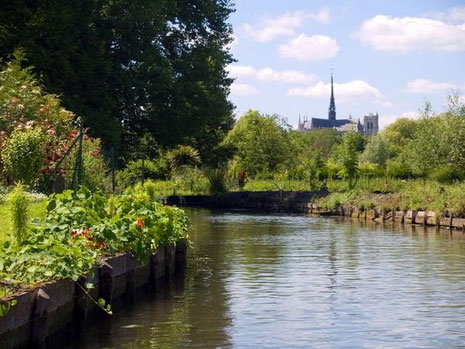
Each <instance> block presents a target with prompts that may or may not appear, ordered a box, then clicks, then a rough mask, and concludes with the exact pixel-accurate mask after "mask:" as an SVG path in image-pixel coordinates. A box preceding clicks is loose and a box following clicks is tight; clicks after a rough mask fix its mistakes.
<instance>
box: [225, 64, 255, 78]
mask: <svg viewBox="0 0 465 349" xmlns="http://www.w3.org/2000/svg"><path fill="white" fill-rule="evenodd" d="M226 70H227V71H228V72H229V75H230V76H231V77H232V78H244V77H251V76H255V74H257V70H256V69H255V68H254V67H252V66H250V65H228V66H227V67H226Z"/></svg>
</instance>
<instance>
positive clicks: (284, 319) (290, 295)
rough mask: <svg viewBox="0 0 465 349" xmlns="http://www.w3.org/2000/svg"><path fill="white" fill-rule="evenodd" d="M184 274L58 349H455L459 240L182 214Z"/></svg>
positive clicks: (461, 331)
mask: <svg viewBox="0 0 465 349" xmlns="http://www.w3.org/2000/svg"><path fill="white" fill-rule="evenodd" d="M187 211H188V213H189V216H190V218H191V221H192V224H193V229H192V231H191V234H190V235H191V238H192V241H193V248H192V249H191V250H190V251H189V255H188V267H187V271H186V273H185V275H184V276H183V277H182V278H179V279H177V280H175V281H174V282H172V283H171V285H170V286H169V287H167V288H165V289H163V290H160V291H159V292H157V293H156V294H154V295H151V296H149V297H146V298H144V299H142V300H140V301H139V302H137V303H136V304H135V305H134V306H130V307H127V308H125V309H123V310H120V311H118V312H117V313H116V314H115V315H113V316H112V317H111V319H109V320H107V321H101V322H99V323H98V324H97V325H96V326H93V327H92V328H91V329H89V330H88V332H87V334H86V335H85V336H83V337H81V338H80V340H79V341H78V342H76V343H74V344H73V345H72V346H69V347H68V348H73V349H81V348H86V349H87V348H137V349H145V348H157V349H158V348H464V347H465V321H464V320H465V239H464V238H463V233H461V232H454V233H453V234H452V233H451V232H449V231H440V232H439V231H436V230H435V229H430V230H425V229H424V228H423V227H414V228H412V227H408V228H407V229H405V230H404V229H403V228H401V227H392V225H389V226H381V225H377V226H375V225H373V224H370V225H366V224H362V223H358V222H355V221H353V220H347V219H346V220H343V219H338V218H318V217H309V216H304V215H276V214H251V213H244V212H236V213H226V212H210V211H208V210H200V209H188V210H187Z"/></svg>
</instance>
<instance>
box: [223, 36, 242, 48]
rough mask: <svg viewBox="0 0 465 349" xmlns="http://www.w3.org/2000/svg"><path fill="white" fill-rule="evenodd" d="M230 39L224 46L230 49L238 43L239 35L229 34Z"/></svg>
mask: <svg viewBox="0 0 465 349" xmlns="http://www.w3.org/2000/svg"><path fill="white" fill-rule="evenodd" d="M231 38H232V41H231V42H230V43H229V44H228V45H226V47H227V48H228V49H229V50H231V49H232V48H233V47H236V46H237V45H239V37H238V36H237V35H236V34H232V35H231Z"/></svg>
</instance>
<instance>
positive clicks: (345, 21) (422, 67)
mask: <svg viewBox="0 0 465 349" xmlns="http://www.w3.org/2000/svg"><path fill="white" fill-rule="evenodd" d="M235 3H236V5H235V9H236V11H235V12H234V13H233V14H232V15H231V17H230V23H231V24H232V25H233V29H234V41H233V43H232V44H231V52H232V54H233V56H234V58H235V59H236V60H237V61H236V62H235V63H233V64H231V65H230V66H228V67H227V69H228V71H229V74H230V76H231V77H234V78H235V81H234V83H233V85H232V87H231V94H230V100H231V101H232V102H233V103H234V104H235V105H236V110H235V114H236V117H239V116H241V115H242V114H243V113H245V112H246V111H247V110H249V109H255V110H258V111H260V112H261V113H266V114H278V115H280V116H282V117H285V118H287V119H288V122H289V124H291V125H292V126H294V127H296V126H297V122H298V119H299V115H301V116H302V117H303V116H307V117H320V118H327V115H328V106H329V97H330V77H331V69H333V74H334V94H335V99H336V112H337V118H338V119H346V118H348V117H349V116H351V117H352V118H353V119H358V118H361V119H363V115H365V114H368V113H370V112H373V113H375V112H377V113H378V114H379V122H380V127H381V128H382V127H384V126H386V125H388V124H389V123H392V122H393V121H395V120H396V119H397V118H398V117H410V118H416V117H418V115H419V110H420V109H421V107H422V106H423V105H424V103H425V100H428V101H430V102H431V103H432V106H433V111H437V112H440V111H442V110H443V109H444V108H445V106H446V103H447V96H448V95H449V94H451V93H452V92H454V91H455V92H458V93H459V94H460V95H462V96H464V95H465V0H460V1H457V0H456V1H452V0H450V1H449V0H390V1H389V0H376V1H374V0H352V1H349V0H347V1H345V0H334V1H316V0H287V1H285V0H236V1H235ZM462 98H463V99H462V100H464V101H465V97H462Z"/></svg>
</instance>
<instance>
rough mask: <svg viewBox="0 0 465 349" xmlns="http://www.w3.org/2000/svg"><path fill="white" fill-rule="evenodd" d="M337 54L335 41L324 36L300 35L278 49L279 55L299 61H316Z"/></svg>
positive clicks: (337, 49) (337, 47)
mask: <svg viewBox="0 0 465 349" xmlns="http://www.w3.org/2000/svg"><path fill="white" fill-rule="evenodd" d="M338 52H339V46H338V44H337V42H336V40H334V39H332V38H330V37H329V36H324V35H312V36H308V35H306V34H300V35H299V36H297V37H296V38H294V39H291V40H290V41H289V42H287V43H286V44H283V45H281V46H280V47H279V53H280V54H281V55H282V56H284V57H288V58H297V59H298V60H300V61H318V60H323V59H328V58H332V57H334V56H336V55H337V53H338Z"/></svg>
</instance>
